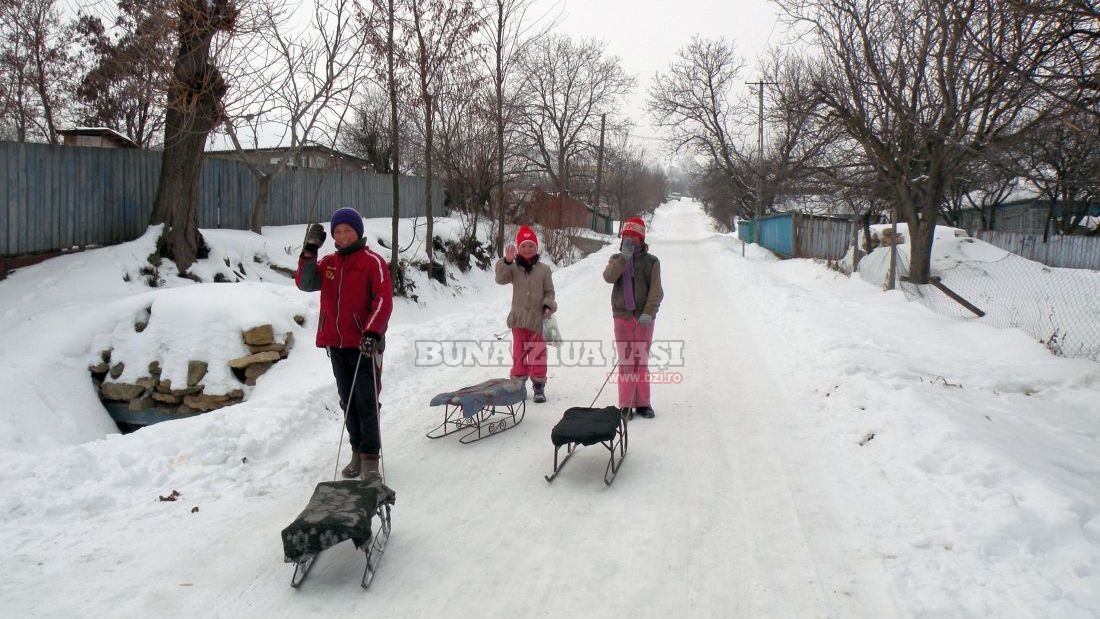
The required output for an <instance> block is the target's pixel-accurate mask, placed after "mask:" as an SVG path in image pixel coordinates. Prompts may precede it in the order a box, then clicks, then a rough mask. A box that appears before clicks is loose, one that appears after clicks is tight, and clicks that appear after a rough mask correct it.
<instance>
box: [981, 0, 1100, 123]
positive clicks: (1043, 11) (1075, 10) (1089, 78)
mask: <svg viewBox="0 0 1100 619" xmlns="http://www.w3.org/2000/svg"><path fill="white" fill-rule="evenodd" d="M989 2H990V4H991V5H992V6H993V7H994V8H995V9H996V10H997V11H1002V12H1010V13H1012V14H1013V15H1017V16H1021V17H1023V18H1024V19H1025V20H1026V23H1027V24H1028V27H1029V30H1031V31H1032V32H1033V36H1032V37H1031V39H1032V41H1031V46H1030V47H1031V49H1030V53H1031V58H1032V60H1033V62H1034V64H1027V65H1022V66H1021V65H1017V64H1016V63H1015V62H1014V61H1013V58H1012V56H1011V54H1005V53H1004V52H1003V51H1002V50H1001V49H1000V48H999V47H998V46H997V45H996V40H995V39H994V40H990V38H989V37H988V33H987V32H986V31H985V30H984V29H983V28H982V25H981V24H980V23H979V24H975V26H974V27H973V28H972V29H971V38H972V39H973V41H974V43H975V44H976V45H977V46H978V47H979V48H980V49H981V50H982V52H983V53H985V54H986V55H987V57H988V58H989V60H990V61H991V62H994V63H996V64H998V65H999V66H1001V67H1002V68H1003V69H1004V70H1006V71H1011V72H1014V73H1015V74H1016V75H1018V76H1019V77H1020V78H1021V79H1025V80H1029V81H1031V82H1032V83H1034V84H1035V85H1036V86H1037V87H1038V88H1039V89H1041V90H1042V91H1043V93H1044V94H1046V95H1047V96H1050V97H1052V98H1054V99H1056V100H1058V101H1059V102H1060V103H1062V104H1063V105H1066V106H1069V107H1073V108H1076V112H1077V113H1078V114H1081V113H1083V114H1086V115H1091V116H1094V117H1097V116H1100V72H1098V70H1097V67H1098V66H1100V5H1098V4H1097V3H1096V2H1094V1H1091V0H1002V1H1000V2H995V0H989ZM1077 128H1078V130H1082V131H1087V130H1088V129H1086V128H1085V127H1077Z"/></svg>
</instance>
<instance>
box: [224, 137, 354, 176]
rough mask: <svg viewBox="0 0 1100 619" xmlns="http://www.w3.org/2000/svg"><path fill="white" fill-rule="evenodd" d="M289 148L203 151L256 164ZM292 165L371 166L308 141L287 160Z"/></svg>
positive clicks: (266, 163) (268, 163)
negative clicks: (308, 143)
mask: <svg viewBox="0 0 1100 619" xmlns="http://www.w3.org/2000/svg"><path fill="white" fill-rule="evenodd" d="M290 150H292V149H290V148H285V147H279V148H246V149H243V150H208V151H206V153H205V155H206V156H207V157H210V158H213V159H228V160H230V161H245V162H249V163H252V164H253V165H256V166H271V165H276V164H278V163H279V162H280V161H281V160H282V159H283V157H285V156H286V154H287V153H288V152H289V151H290ZM288 165H289V166H291V167H295V168H310V169H314V170H343V171H348V172H364V171H365V172H373V171H374V167H373V166H371V164H370V162H369V161H367V160H366V159H363V158H361V157H356V156H355V155H349V154H348V153H342V152H340V151H338V150H335V149H332V148H329V147H327V146H321V145H320V144H310V145H308V146H304V147H302V149H301V150H299V151H298V152H297V153H295V154H294V155H293V157H292V159H291V161H290V162H289V163H288Z"/></svg>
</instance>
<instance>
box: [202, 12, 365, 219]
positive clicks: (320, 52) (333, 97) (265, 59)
mask: <svg viewBox="0 0 1100 619" xmlns="http://www.w3.org/2000/svg"><path fill="white" fill-rule="evenodd" d="M355 8H356V7H355V3H354V0H331V1H328V2H314V3H313V14H312V16H311V21H310V23H309V24H308V26H306V27H305V29H304V30H303V29H293V28H288V26H287V19H286V17H287V15H286V14H285V12H284V11H283V6H282V5H268V6H266V7H264V11H263V28H262V30H261V31H260V35H261V36H257V37H253V38H251V39H249V40H246V41H245V42H244V45H246V46H248V47H250V48H251V47H253V46H263V45H264V44H269V45H270V53H269V54H264V53H255V50H253V52H254V53H252V54H248V55H247V57H248V58H249V59H250V60H252V61H253V62H256V63H257V65H256V66H254V67H253V68H252V69H251V70H247V71H245V72H243V73H242V74H241V75H240V76H239V77H242V78H244V79H239V82H242V83H241V86H240V88H239V89H238V91H239V93H240V97H239V98H238V100H237V101H234V102H232V103H229V102H227V103H226V104H225V106H224V107H225V110H226V112H225V114H224V119H223V120H224V126H225V129H226V132H227V133H228V135H229V137H230V139H231V140H232V141H233V144H234V146H235V147H236V148H237V149H238V150H243V148H242V146H241V142H240V139H239V137H238V135H237V130H236V126H235V123H236V119H237V118H241V117H244V118H247V119H249V120H251V121H252V122H255V123H256V124H257V126H259V127H263V128H264V129H266V130H267V131H269V132H278V133H281V138H280V142H281V143H282V142H285V143H286V148H285V149H284V150H283V151H282V153H281V154H280V155H279V156H278V157H277V158H276V159H275V160H274V161H273V162H272V163H271V164H270V165H266V166H259V165H256V164H253V163H248V167H249V169H250V170H252V173H253V175H254V176H255V177H256V179H257V181H258V187H259V189H258V191H257V194H256V200H255V203H254V204H253V208H252V219H251V226H250V227H251V229H252V231H253V232H256V233H259V232H260V229H261V226H262V225H263V212H264V208H265V207H266V206H267V202H268V196H269V194H270V190H271V182H272V180H273V179H274V178H275V177H276V176H278V175H279V174H280V173H282V172H283V171H284V170H286V168H287V167H289V166H290V165H292V164H294V163H295V162H296V161H297V159H298V156H299V155H300V153H301V152H302V149H304V148H305V147H307V146H309V145H311V144H322V145H325V146H335V144H336V143H337V141H338V140H339V136H340V133H341V131H342V130H343V128H344V126H345V125H346V124H348V120H349V119H348V112H349V110H350V109H351V105H352V100H353V94H354V92H355V88H356V86H357V84H358V83H359V81H360V80H361V79H362V78H363V76H364V74H365V73H366V72H367V64H366V62H365V60H366V54H365V52H366V49H367V40H366V37H365V36H364V33H363V31H362V28H363V26H364V24H363V22H362V21H361V20H360V19H359V16H358V14H357V12H356V10H355ZM246 162H247V160H246Z"/></svg>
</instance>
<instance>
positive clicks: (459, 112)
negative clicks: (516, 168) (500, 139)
mask: <svg viewBox="0 0 1100 619" xmlns="http://www.w3.org/2000/svg"><path fill="white" fill-rule="evenodd" d="M487 81H488V80H478V79H477V77H476V76H475V75H463V74H462V72H459V71H456V72H452V73H451V74H450V75H449V76H448V77H447V79H446V80H445V81H444V83H443V86H442V88H441V89H440V96H439V99H438V100H437V101H438V104H439V108H438V111H437V120H438V121H439V132H438V135H437V138H438V139H437V140H436V147H435V149H436V160H437V161H438V162H439V164H440V168H441V171H442V176H443V186H444V189H445V190H446V193H447V195H448V196H450V199H451V202H452V204H453V205H454V206H456V207H457V209H458V210H459V211H462V212H465V213H467V214H468V215H469V216H470V218H469V219H470V221H471V232H476V229H477V221H479V219H480V217H481V215H482V214H488V213H489V212H490V211H489V206H490V205H489V202H490V196H491V193H492V189H493V187H494V184H495V183H494V174H493V167H494V162H496V161H498V159H497V156H496V155H497V153H496V140H495V139H494V138H495V135H494V134H495V126H496V123H495V119H494V113H493V107H494V106H493V94H492V92H491V91H490V90H489V86H490V85H489V84H488V83H487Z"/></svg>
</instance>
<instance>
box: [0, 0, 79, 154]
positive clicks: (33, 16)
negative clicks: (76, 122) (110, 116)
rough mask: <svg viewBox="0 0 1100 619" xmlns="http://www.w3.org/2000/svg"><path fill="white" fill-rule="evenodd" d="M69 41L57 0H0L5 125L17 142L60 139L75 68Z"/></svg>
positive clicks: (0, 66)
mask: <svg viewBox="0 0 1100 619" xmlns="http://www.w3.org/2000/svg"><path fill="white" fill-rule="evenodd" d="M69 40H70V29H69V28H68V27H66V26H65V25H64V24H62V22H61V12H60V10H59V9H58V7H57V1H56V0H0V83H2V88H0V94H2V95H3V104H2V109H3V111H4V114H3V119H2V120H0V124H3V125H7V126H8V127H9V131H11V132H12V133H13V134H14V137H15V138H16V140H17V141H19V142H25V141H27V140H28V139H31V138H38V139H41V140H45V141H47V142H49V143H50V144H58V143H59V142H60V138H59V135H58V130H59V124H60V121H59V119H60V116H61V114H62V113H63V112H64V110H65V109H66V106H67V105H68V99H69V97H70V96H71V92H72V87H73V84H72V76H73V75H74V73H75V72H76V71H75V69H76V64H75V59H74V57H73V56H72V55H71V53H70V51H69ZM9 123H10V125H9Z"/></svg>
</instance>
